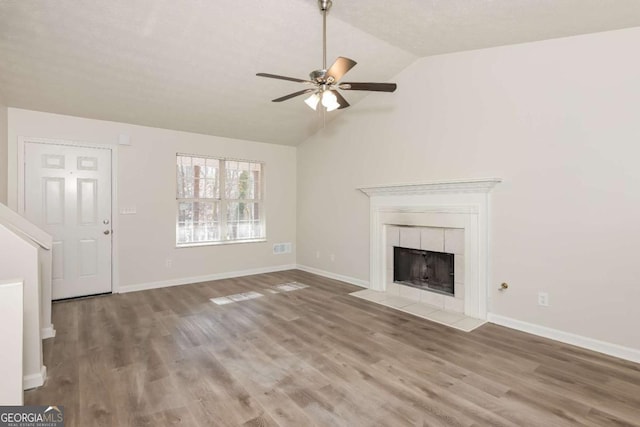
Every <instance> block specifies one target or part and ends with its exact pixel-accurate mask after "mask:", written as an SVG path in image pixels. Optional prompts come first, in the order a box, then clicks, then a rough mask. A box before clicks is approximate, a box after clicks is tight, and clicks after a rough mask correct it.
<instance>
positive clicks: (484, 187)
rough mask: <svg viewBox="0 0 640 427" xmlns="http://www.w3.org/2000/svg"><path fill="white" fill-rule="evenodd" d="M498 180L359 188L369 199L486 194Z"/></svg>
mask: <svg viewBox="0 0 640 427" xmlns="http://www.w3.org/2000/svg"><path fill="white" fill-rule="evenodd" d="M500 182H502V180H501V179H500V178H481V179H464V180H453V181H434V182H427V183H422V184H394V185H376V186H371V187H361V188H358V190H360V191H362V192H363V193H364V194H366V195H367V196H369V197H374V196H407V195H411V194H441V193H488V192H489V191H491V189H492V188H493V187H494V186H495V185H496V184H498V183H500Z"/></svg>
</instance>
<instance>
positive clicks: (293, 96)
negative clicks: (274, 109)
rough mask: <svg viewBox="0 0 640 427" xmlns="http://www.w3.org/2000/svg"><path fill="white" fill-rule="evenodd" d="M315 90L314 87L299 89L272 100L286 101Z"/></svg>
mask: <svg viewBox="0 0 640 427" xmlns="http://www.w3.org/2000/svg"><path fill="white" fill-rule="evenodd" d="M315 90H316V89H315V88H310V89H304V90H299V91H298V92H294V93H290V94H289V95H285V96H283V97H280V98H276V99H274V100H273V101H272V102H282V101H286V100H287V99H291V98H295V97H296V96H300V95H304V94H305V93H309V92H315Z"/></svg>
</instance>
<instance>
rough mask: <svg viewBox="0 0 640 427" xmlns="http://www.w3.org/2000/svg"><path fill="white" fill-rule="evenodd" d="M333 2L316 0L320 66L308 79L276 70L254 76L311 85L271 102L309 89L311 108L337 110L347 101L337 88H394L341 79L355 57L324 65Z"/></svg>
mask: <svg viewBox="0 0 640 427" xmlns="http://www.w3.org/2000/svg"><path fill="white" fill-rule="evenodd" d="M332 4H333V2H332V1H331V0H318V7H319V8H320V12H322V69H321V70H314V71H312V72H311V73H309V80H303V79H297V78H295V77H286V76H281V75H278V74H269V73H258V74H256V75H257V76H260V77H267V78H271V79H279V80H287V81H292V82H296V83H303V84H306V85H311V86H313V87H311V88H308V89H303V90H300V91H298V92H294V93H291V94H289V95H285V96H282V97H280V98H276V99H274V100H273V102H282V101H286V100H288V99H291V98H295V97H297V96H300V95H304V94H307V93H312V92H313V93H312V94H311V96H309V97H308V98H307V99H305V101H304V102H305V103H306V104H307V105H308V106H309V107H310V108H311V109H313V110H317V108H318V105H322V106H323V107H324V108H325V109H326V110H327V111H334V110H339V109H342V108H347V107H348V106H349V103H348V102H347V100H346V99H344V97H343V96H342V95H341V94H340V92H338V90H363V91H374V92H393V91H395V90H396V88H397V85H396V84H395V83H347V82H345V83H341V82H340V80H341V79H342V77H343V76H344V75H345V74H346V73H347V72H348V71H349V70H351V69H352V68H353V67H354V66H355V65H356V64H357V63H356V61H354V60H352V59H349V58H345V57H342V56H340V57H338V59H336V61H335V62H334V63H333V64H332V65H331V67H329V68H327V12H328V11H329V9H331V6H332Z"/></svg>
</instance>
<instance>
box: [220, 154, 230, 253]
mask: <svg viewBox="0 0 640 427" xmlns="http://www.w3.org/2000/svg"><path fill="white" fill-rule="evenodd" d="M226 166H227V165H226V162H225V161H224V160H220V163H219V168H218V172H219V173H220V176H219V179H218V181H219V182H220V239H221V240H227V239H228V236H229V234H228V233H227V200H226V194H225V191H226V186H227V181H226V176H227V169H226Z"/></svg>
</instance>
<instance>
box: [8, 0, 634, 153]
mask: <svg viewBox="0 0 640 427" xmlns="http://www.w3.org/2000/svg"><path fill="white" fill-rule="evenodd" d="M639 25H640V1H638V0H430V1H427V0H394V1H393V2H389V1H388V0H368V1H366V2H363V1H358V2H355V1H349V0H334V6H333V9H332V11H331V13H330V16H329V20H328V39H329V40H328V51H329V54H328V56H329V62H331V61H332V60H333V59H334V58H335V57H337V56H339V55H340V56H347V57H350V58H353V59H355V60H356V61H358V63H359V64H358V66H356V67H355V68H354V69H353V70H352V71H351V72H349V74H348V80H351V81H389V79H391V78H392V77H393V76H394V75H396V74H397V73H398V72H399V71H401V70H402V69H403V68H405V67H406V66H407V65H409V64H410V63H412V62H413V61H414V60H415V59H416V58H417V57H420V56H425V55H432V54H438V53H446V52H454V51H460V50H467V49H475V48H482V47H490V46H498V45H505V44H512V43H520V42H525V41H533V40H542V39H548V38H554V37H562V36H568V35H574V34H583V33H589V32H597V31H604V30H611V29H618V28H625V27H632V26H639ZM321 41H322V35H321V15H320V13H319V12H318V10H317V6H316V1H315V0H269V1H258V0H241V1H239V0H215V1H210V0H200V1H196V0H181V1H176V0H135V1H131V0H110V1H102V0H88V1H82V2H78V1H77V0H55V1H53V0H49V1H44V0H1V1H0V97H2V98H4V101H5V102H6V104H7V105H9V106H13V107H19V108H27V109H32V110H39V111H48V112H54V113H60V114H70V115H75V116H81V117H89V118H97V119H104V120H113V121H120V122H126V123H134V124H141V125H148V126H156V127H162V128H169V129H178V130H187V131H192V132H199V133H204V134H212V135H219V136H227V137H232V138H239V139H249V140H256V141H263V142H271V143H278V144H288V145H296V144H298V143H300V142H302V141H303V140H304V139H306V138H307V137H308V136H309V135H311V134H312V133H313V132H315V131H316V130H317V129H318V127H320V126H322V123H323V119H322V116H321V115H319V114H317V113H314V112H313V111H311V110H310V109H308V107H306V105H305V104H304V103H303V102H302V100H303V99H304V98H302V97H301V98H297V99H293V100H290V101H287V102H283V103H279V104H274V103H271V102H270V100H271V99H273V98H276V97H279V96H282V95H285V94H287V93H290V92H294V91H297V90H299V89H301V88H303V87H301V86H300V85H299V84H296V83H293V82H285V81H278V80H271V79H264V78H259V77H255V73H257V72H268V73H276V74H284V75H288V76H293V77H300V78H306V76H307V75H308V73H309V72H310V71H312V70H314V69H317V68H320V66H321V59H322V57H321ZM398 90H406V89H404V88H402V87H400V88H399V89H398ZM363 96H365V94H363V93H357V92H346V93H345V97H346V98H347V99H348V100H349V102H350V103H351V104H352V106H353V107H352V108H357V102H358V101H359V100H360V99H362V97H363ZM370 96H393V95H392V94H380V93H376V94H372V95H370ZM336 114H343V112H341V111H336V112H333V113H329V114H328V115H327V119H328V120H329V119H331V117H332V116H335V115H336Z"/></svg>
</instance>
